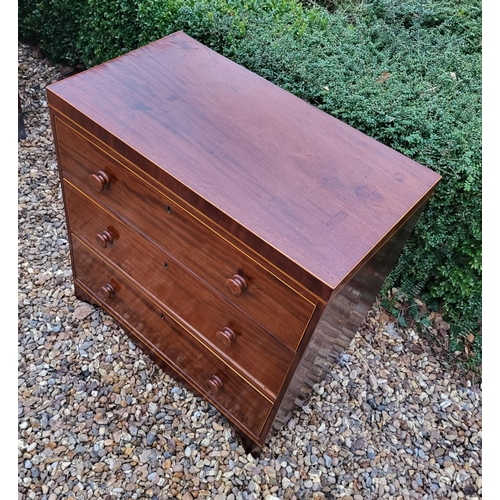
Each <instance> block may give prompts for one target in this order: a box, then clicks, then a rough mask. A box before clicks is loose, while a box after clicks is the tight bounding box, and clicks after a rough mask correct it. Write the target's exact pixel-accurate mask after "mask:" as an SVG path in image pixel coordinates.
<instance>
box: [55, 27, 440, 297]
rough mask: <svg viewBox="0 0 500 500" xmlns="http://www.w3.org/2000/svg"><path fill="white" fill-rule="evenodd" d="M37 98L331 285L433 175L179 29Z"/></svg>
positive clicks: (429, 185) (431, 183)
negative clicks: (58, 107) (206, 201)
mask: <svg viewBox="0 0 500 500" xmlns="http://www.w3.org/2000/svg"><path fill="white" fill-rule="evenodd" d="M146 67H147V71H145V70H144V68H146ZM48 95H49V103H54V104H57V105H58V106H60V107H61V109H62V110H63V111H64V112H67V113H68V114H70V116H71V117H72V118H73V119H76V120H77V121H78V122H79V123H82V124H83V125H84V127H86V128H87V127H88V128H89V130H92V131H94V132H95V133H96V134H98V135H99V136H100V137H101V138H102V139H103V140H104V141H105V142H107V143H108V144H110V145H111V146H112V147H113V148H114V149H116V150H117V151H118V152H120V153H122V154H124V155H125V156H128V157H129V158H131V159H132V161H135V160H136V159H137V161H138V162H141V163H140V164H141V165H143V166H144V168H146V169H148V171H150V173H151V174H152V175H153V176H160V177H161V178H162V179H163V180H165V182H167V179H166V177H168V178H169V179H171V182H173V183H176V184H177V186H179V185H183V186H188V187H189V190H190V191H191V192H192V193H193V197H198V198H199V199H203V200H208V201H209V203H210V204H211V205H213V206H214V207H215V208H216V210H217V211H219V212H220V213H221V214H228V215H229V217H230V218H231V219H232V220H234V221H236V225H237V226H238V227H240V228H245V230H244V231H240V230H239V229H238V228H235V227H232V228H231V229H232V230H233V232H235V234H236V233H238V234H241V235H242V237H244V238H245V241H246V240H249V239H251V240H252V241H253V240H254V239H255V238H254V237H253V238H252V237H251V235H252V234H253V235H259V238H260V239H261V240H263V241H265V242H267V244H268V245H269V246H271V247H273V248H276V249H278V251H279V252H280V253H281V254H284V255H286V256H288V257H289V259H290V260H291V261H294V262H296V263H297V264H298V265H299V266H300V267H301V268H303V269H306V270H307V271H308V272H309V273H310V274H312V275H313V276H315V277H317V279H319V280H321V281H323V282H324V283H326V284H328V285H329V286H330V287H331V288H332V289H333V288H335V287H336V286H338V285H339V284H340V283H341V282H342V280H343V279H344V278H345V277H346V276H347V275H349V273H351V271H352V270H353V269H354V268H356V266H358V265H359V266H360V267H361V265H362V263H363V261H364V260H366V258H368V256H367V254H368V253H369V252H370V251H371V250H372V249H373V248H374V247H375V246H376V245H377V244H378V243H379V240H380V237H381V235H384V234H387V233H389V232H391V231H392V230H393V228H395V226H396V225H397V224H398V222H399V221H400V219H401V218H402V217H405V216H406V215H407V213H408V211H409V210H411V208H412V207H413V205H414V204H415V203H418V202H419V201H420V200H421V199H422V198H425V197H428V196H429V195H430V193H431V192H432V190H433V188H434V187H435V185H436V184H437V182H438V181H439V178H440V177H439V175H438V174H436V173H435V172H433V171H431V170H429V169H427V168H425V167H423V166H422V165H420V164H418V163H416V162H414V161H412V160H410V159H409V158H407V157H405V156H403V155H402V154H400V153H398V152H396V151H394V150H392V149H390V148H389V147H387V146H385V145H383V144H381V143H379V142H377V141H375V140H374V139H372V138H370V137H368V136H366V135H364V134H362V133H361V132H359V131H357V130H355V129H354V128H352V127H349V126H348V125H346V124H344V123H342V122H341V121H340V120H337V119H335V118H333V117H332V116H330V115H328V114H326V113H324V112H322V111H321V110H319V109H317V108H315V107H313V106H311V105H309V104H307V103H305V102H304V101H302V100H300V99H298V98H297V97H295V96H293V95H291V94H290V93H288V92H286V91H284V90H282V89H280V88H278V87H276V86H275V85H273V84H271V83H270V82H268V81H266V80H264V79H263V78H261V77H259V76H257V75H255V74H254V73H252V72H250V71H248V70H246V69H245V68H243V67H241V66H239V65H237V64H235V63H233V62H231V61H229V60H228V59H226V58H224V57H222V56H220V55H218V54H217V53H215V52H214V51H212V50H210V49H209V48H207V47H204V46H203V45H202V44H200V43H198V42H197V41H195V40H194V39H192V38H191V37H189V36H188V35H186V34H184V33H182V32H179V33H176V34H173V35H170V36H168V37H165V38H163V39H161V40H158V41H156V42H155V43H152V44H149V45H146V46H144V47H141V48H139V49H137V50H135V51H133V52H132V53H130V54H126V55H124V56H121V57H120V58H118V59H116V60H114V61H112V62H109V63H104V64H103V65H101V66H98V67H96V68H93V69H91V70H88V71H86V72H83V73H80V74H79V75H77V76H76V77H70V78H68V79H67V80H65V81H62V82H57V83H55V84H53V85H52V86H50V88H49V94H48ZM57 97H59V99H57ZM64 101H66V102H70V103H71V109H69V108H68V107H67V106H66V107H64V106H63V103H64ZM137 152H140V155H138V154H137ZM140 158H142V160H141V159H140ZM162 170H163V171H164V172H168V175H167V176H165V175H162V174H161V172H160V171H162ZM184 191H185V190H184ZM221 222H222V223H225V224H226V223H228V222H229V221H228V220H227V219H226V218H224V217H221ZM252 241H250V243H252ZM270 256H272V255H271V253H270Z"/></svg>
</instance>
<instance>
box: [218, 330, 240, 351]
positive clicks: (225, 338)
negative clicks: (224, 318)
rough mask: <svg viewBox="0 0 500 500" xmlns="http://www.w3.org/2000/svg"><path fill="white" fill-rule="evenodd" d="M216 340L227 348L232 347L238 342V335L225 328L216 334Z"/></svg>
mask: <svg viewBox="0 0 500 500" xmlns="http://www.w3.org/2000/svg"><path fill="white" fill-rule="evenodd" d="M215 338H216V339H217V340H218V342H219V343H221V344H222V345H225V346H226V347H231V344H232V343H233V342H234V341H235V340H236V334H235V333H234V332H233V330H231V328H229V327H227V326H225V327H224V328H222V330H219V331H218V332H217V333H216V334H215Z"/></svg>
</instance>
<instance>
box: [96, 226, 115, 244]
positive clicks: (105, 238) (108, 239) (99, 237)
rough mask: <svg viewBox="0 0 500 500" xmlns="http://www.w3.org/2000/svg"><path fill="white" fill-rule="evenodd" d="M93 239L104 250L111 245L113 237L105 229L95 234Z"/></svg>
mask: <svg viewBox="0 0 500 500" xmlns="http://www.w3.org/2000/svg"><path fill="white" fill-rule="evenodd" d="M95 239H96V241H97V243H98V244H99V245H100V246H101V247H102V248H106V247H107V246H108V243H113V236H112V235H111V233H110V232H109V231H106V229H104V230H103V231H101V232H100V233H98V234H96V235H95Z"/></svg>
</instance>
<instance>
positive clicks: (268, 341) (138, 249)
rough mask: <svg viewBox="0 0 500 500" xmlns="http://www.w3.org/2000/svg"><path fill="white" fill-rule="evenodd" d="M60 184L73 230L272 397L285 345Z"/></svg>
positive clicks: (286, 360) (283, 368)
mask: <svg viewBox="0 0 500 500" xmlns="http://www.w3.org/2000/svg"><path fill="white" fill-rule="evenodd" d="M63 186H64V193H65V200H66V209H67V213H68V218H69V227H70V230H71V232H73V233H75V234H76V235H77V236H78V237H79V238H80V239H81V240H83V241H84V242H85V243H86V244H87V245H88V246H90V247H91V248H92V249H93V250H94V251H96V252H98V253H99V254H100V255H101V256H103V257H104V258H105V259H109V261H111V262H112V263H113V264H114V265H116V266H118V267H119V268H120V269H122V270H123V271H124V272H125V273H126V274H127V275H128V276H130V277H131V278H132V279H133V280H134V281H135V282H136V283H137V284H138V285H139V286H140V287H141V288H143V289H144V291H145V292H146V293H150V294H152V295H153V296H154V298H155V299H156V300H157V301H158V302H159V303H160V304H161V305H162V307H164V308H166V309H168V312H169V313H172V314H173V315H175V316H178V317H179V318H180V319H181V320H183V321H185V322H186V323H188V324H189V325H190V327H191V328H192V329H194V330H195V331H196V332H197V333H198V334H199V335H201V336H202V337H203V338H204V340H205V341H208V342H209V343H210V344H211V346H212V347H213V348H214V349H216V350H217V352H218V354H219V355H220V356H222V357H223V358H224V359H225V360H226V361H227V362H228V363H230V364H231V365H233V366H234V367H235V368H237V369H240V370H244V375H245V376H246V377H247V378H249V379H253V381H254V382H256V383H258V384H259V385H260V386H261V387H262V389H263V390H264V391H266V392H267V393H269V395H270V396H271V397H272V398H275V397H276V395H277V394H278V392H279V390H280V388H281V385H282V382H283V380H284V378H285V376H286V373H287V371H288V367H289V366H290V363H291V361H292V359H293V355H294V354H293V352H292V351H291V350H290V349H289V348H287V347H286V346H285V345H283V344H281V343H280V342H279V341H278V340H276V338H275V337H273V336H272V335H270V334H269V333H268V332H267V331H266V330H264V329H263V328H262V327H261V326H260V325H258V324H257V323H255V322H254V321H252V320H251V319H250V318H249V317H248V316H247V315H245V314H244V313H242V312H241V311H240V310H239V309H238V308H236V307H234V306H233V305H232V304H231V303H230V302H229V301H228V300H226V299H225V298H224V297H222V296H220V295H219V294H218V293H217V292H215V291H214V290H213V289H211V288H209V287H208V286H207V285H206V284H205V283H204V282H202V281H200V280H199V279H198V278H197V277H196V276H195V275H194V274H193V273H191V272H190V271H188V270H187V269H186V268H184V266H182V265H181V264H180V263H179V262H177V261H176V260H175V259H174V258H172V257H171V256H170V255H169V254H168V253H166V252H165V251H163V250H162V249H161V248H160V247H158V246H156V245H155V244H153V243H151V242H150V241H149V240H147V239H146V238H144V237H143V236H141V235H139V234H138V233H137V232H136V231H134V230H132V229H131V228H130V227H128V226H126V225H125V224H123V223H122V222H121V221H119V220H118V219H116V218H115V217H114V216H113V215H111V213H109V212H107V211H105V210H104V209H102V208H101V207H100V206H99V205H97V204H96V203H95V202H94V201H93V200H91V199H90V198H89V197H88V196H87V195H86V194H85V193H83V192H81V191H79V190H78V189H76V188H75V187H74V186H72V185H71V184H70V183H69V182H67V181H63Z"/></svg>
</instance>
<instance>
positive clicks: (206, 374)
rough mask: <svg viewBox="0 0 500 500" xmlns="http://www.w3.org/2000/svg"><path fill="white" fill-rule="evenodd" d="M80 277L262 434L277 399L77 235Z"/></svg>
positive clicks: (215, 399)
mask: <svg viewBox="0 0 500 500" xmlns="http://www.w3.org/2000/svg"><path fill="white" fill-rule="evenodd" d="M72 246H73V250H74V252H73V263H74V266H75V280H76V281H77V283H78V284H81V285H83V287H84V288H86V289H87V290H89V292H91V293H92V295H93V296H94V297H95V298H96V299H97V300H98V301H99V303H101V304H102V305H103V307H104V308H105V309H106V310H107V311H108V312H109V313H110V314H112V315H113V316H114V317H115V318H116V319H117V320H118V321H120V322H122V323H123V325H124V326H125V327H126V328H127V329H129V330H130V331H131V332H132V333H133V334H135V335H137V336H138V337H139V339H140V340H141V341H142V342H144V343H145V344H146V345H148V346H149V347H150V349H152V350H153V351H155V352H156V353H157V354H158V355H159V356H160V357H162V358H163V359H164V360H165V361H166V362H167V363H168V364H169V365H170V366H172V368H174V369H175V370H176V371H177V372H178V373H179V374H180V375H181V376H182V377H184V378H185V379H187V380H188V381H189V382H190V383H191V384H192V385H193V386H194V387H195V388H196V389H197V390H198V391H199V392H200V393H202V394H203V395H204V396H205V397H206V398H207V399H208V400H209V401H211V402H212V403H213V404H214V405H215V406H217V407H218V408H219V409H220V410H221V411H222V412H223V413H224V414H226V415H227V416H228V418H230V419H231V420H233V421H234V422H235V423H236V424H237V425H239V426H240V427H242V428H243V429H245V430H247V431H249V432H250V433H251V434H253V435H254V436H256V437H258V436H259V435H260V433H261V430H262V427H263V425H264V423H265V421H266V419H267V417H268V415H269V412H270V410H271V408H272V403H271V402H270V401H269V400H268V399H267V398H266V397H264V396H263V395H262V394H261V393H260V392H258V391H257V390H256V389H255V388H253V387H252V386H251V385H250V384H248V383H247V382H246V381H245V380H244V379H243V378H241V377H240V376H239V375H238V374H237V373H236V372H235V371H234V370H232V369H231V368H230V367H229V366H228V365H227V364H225V363H224V362H223V361H222V360H221V359H220V358H219V357H217V356H216V355H215V354H214V353H213V352H211V351H210V350H209V349H207V348H206V347H205V346H204V345H203V344H201V343H200V342H199V341H198V340H196V339H195V338H194V337H193V336H192V335H190V334H189V332H188V331H187V330H186V329H185V328H183V327H182V326H181V325H180V324H179V323H178V322H177V321H175V320H174V319H173V318H172V317H171V316H169V315H168V314H167V313H166V312H164V311H163V310H162V309H161V308H159V307H158V306H156V305H155V304H154V303H153V302H151V301H150V300H149V299H148V298H147V297H146V296H145V295H143V294H142V293H140V292H139V290H138V289H136V288H135V287H134V286H133V285H132V284H131V283H129V282H128V281H127V280H126V278H125V277H124V276H123V275H121V274H120V273H118V272H117V271H114V270H112V269H111V268H110V267H108V266H107V265H106V264H105V263H104V261H103V260H101V259H100V258H99V257H98V256H97V255H96V254H95V253H93V252H92V251H91V250H89V249H88V248H86V247H85V245H84V244H83V243H81V242H80V241H79V240H78V239H77V238H75V237H72Z"/></svg>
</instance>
